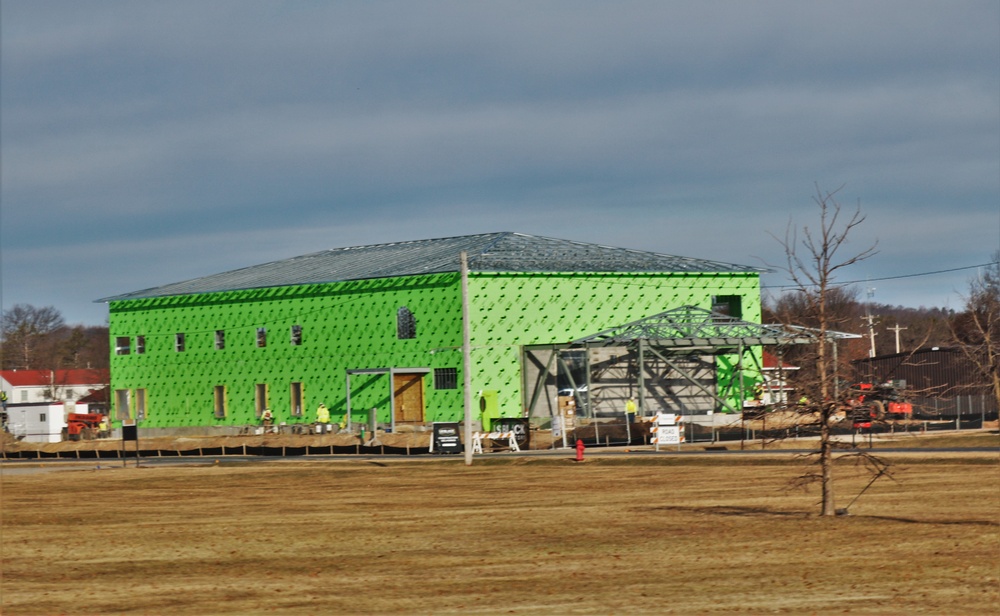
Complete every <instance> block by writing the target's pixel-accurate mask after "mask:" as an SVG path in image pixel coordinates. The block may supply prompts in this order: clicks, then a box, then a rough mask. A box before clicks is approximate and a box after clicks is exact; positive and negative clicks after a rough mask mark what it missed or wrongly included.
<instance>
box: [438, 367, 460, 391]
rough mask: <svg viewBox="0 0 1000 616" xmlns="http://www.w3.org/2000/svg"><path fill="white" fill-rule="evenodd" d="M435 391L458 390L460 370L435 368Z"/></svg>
mask: <svg viewBox="0 0 1000 616" xmlns="http://www.w3.org/2000/svg"><path fill="white" fill-rule="evenodd" d="M434 389H458V368H435V369H434Z"/></svg>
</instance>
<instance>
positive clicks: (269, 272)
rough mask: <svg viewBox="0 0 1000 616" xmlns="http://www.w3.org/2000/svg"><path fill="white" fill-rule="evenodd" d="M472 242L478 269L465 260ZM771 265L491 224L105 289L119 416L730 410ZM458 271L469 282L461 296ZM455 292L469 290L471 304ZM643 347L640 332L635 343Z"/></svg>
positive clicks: (151, 423)
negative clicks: (121, 290) (483, 229)
mask: <svg viewBox="0 0 1000 616" xmlns="http://www.w3.org/2000/svg"><path fill="white" fill-rule="evenodd" d="M462 253H465V254H466V255H467V269H465V270H464V271H463V268H462V266H461V258H460V256H461V255H462ZM759 274H760V270H759V269H757V268H754V267H748V266H742V265H734V264H730V263H720V262H716V261H708V260H702V259H692V258H684V257H677V256H670V255H665V254H658V253H652V252H645V251H639V250H630V249H625V248H614V247H609V246H600V245H595V244H587V243H581V242H575V241H568V240H561V239H553V238H547V237H538V236H531V235H524V234H519V233H508V232H505V233H490V234H482V235H469V236H462V237H452V238H443V239H432V240H420V241H411V242H398V243H392V244H381V245H373V246H358V247H350V248H339V249H333V250H326V251H322V252H317V253H312V254H307V255H304V256H300V257H295V258H291V259H287V260H282V261H275V262H271V263H265V264H262V265H256V266H251V267H247V268H243V269H239V270H235V271H229V272H224V273H220V274H215V275H210V276H205V277H202V278H197V279H194V280H189V281H185V282H179V283H174V284H167V285H163V286H158V287H152V288H149V289H145V290H141V291H136V292H133V293H126V294H123V295H118V296H115V297H108V298H105V299H103V300H99V301H102V302H106V303H107V304H108V305H109V312H110V315H109V328H110V336H111V342H112V356H111V383H112V390H113V397H112V404H113V406H114V409H113V417H114V418H115V419H116V420H117V421H123V420H124V421H137V422H139V425H140V426H141V427H143V428H162V429H174V430H176V429H178V428H196V429H200V430H204V429H208V428H219V429H226V430H225V431H230V430H232V429H233V428H236V427H240V426H246V425H252V424H256V423H259V421H260V418H261V416H262V414H263V413H264V412H265V409H270V411H271V413H272V414H273V415H274V417H275V421H276V422H277V423H285V424H289V425H295V424H307V423H311V422H313V421H314V420H315V415H314V409H316V407H317V406H318V405H319V404H320V403H323V404H325V405H326V407H328V409H329V411H330V414H331V417H332V419H333V421H334V422H344V423H368V424H371V423H377V424H379V425H380V426H381V427H386V428H390V429H392V428H396V427H397V426H403V425H411V426H425V425H429V424H431V423H432V422H450V421H460V420H461V419H462V418H463V412H464V390H463V387H464V382H465V376H466V375H465V374H464V373H463V365H464V364H465V359H466V358H465V357H464V356H463V355H464V354H463V349H464V348H465V346H464V345H463V334H464V331H463V308H464V309H465V310H466V311H467V317H468V338H469V346H468V349H469V352H468V363H469V365H470V367H471V369H470V374H469V375H468V376H469V382H470V383H471V392H472V394H473V399H474V400H475V405H474V408H475V413H474V420H475V421H484V422H485V423H487V424H488V423H489V421H490V420H491V419H493V418H496V417H529V416H530V417H531V418H532V422H533V423H537V424H538V425H546V424H547V422H549V421H550V420H551V418H553V417H555V416H557V415H558V411H559V409H558V404H559V401H560V399H562V400H563V401H564V402H568V401H570V400H571V401H572V404H573V405H574V406H575V407H576V412H577V413H578V414H579V415H581V416H589V417H599V416H601V415H602V414H607V413H615V412H618V411H619V410H620V409H622V408H624V404H625V400H626V399H627V398H629V397H632V398H636V399H637V406H638V408H637V409H636V412H637V413H638V414H641V415H651V414H654V413H656V412H659V411H670V412H681V413H689V412H702V411H706V410H713V411H717V412H738V411H739V410H740V409H741V407H742V400H743V398H744V397H745V395H746V391H748V389H749V387H751V386H752V384H753V382H754V380H755V379H757V378H759V358H760V345H766V344H779V343H782V342H785V341H786V340H784V339H782V334H781V333H780V332H776V331H773V330H770V329H768V328H764V327H762V326H760V325H759V321H760V285H759ZM463 279H464V281H465V287H466V289H467V292H466V293H465V294H463ZM463 297H464V298H465V299H464V301H463ZM642 341H645V342H642Z"/></svg>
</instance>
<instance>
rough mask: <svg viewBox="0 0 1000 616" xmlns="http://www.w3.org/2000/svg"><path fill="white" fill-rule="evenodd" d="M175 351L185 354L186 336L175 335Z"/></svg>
mask: <svg viewBox="0 0 1000 616" xmlns="http://www.w3.org/2000/svg"><path fill="white" fill-rule="evenodd" d="M174 349H175V350H176V351H177V352H178V353H183V352H184V334H182V333H177V334H174Z"/></svg>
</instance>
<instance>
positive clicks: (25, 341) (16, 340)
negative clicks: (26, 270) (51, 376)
mask: <svg viewBox="0 0 1000 616" xmlns="http://www.w3.org/2000/svg"><path fill="white" fill-rule="evenodd" d="M109 344H110V343H109V341H108V328H107V327H104V326H93V325H72V326H71V325H66V322H65V320H64V319H63V316H62V314H61V313H60V312H59V310H57V309H56V308H55V307H53V306H44V307H36V306H32V305H31V304H15V305H14V306H13V307H11V308H10V310H7V311H5V312H4V313H3V324H2V327H0V369H3V370H61V369H70V368H107V367H108V365H109V362H110V357H109V354H110V348H109Z"/></svg>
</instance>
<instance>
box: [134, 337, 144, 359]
mask: <svg viewBox="0 0 1000 616" xmlns="http://www.w3.org/2000/svg"><path fill="white" fill-rule="evenodd" d="M145 352H146V337H145V336H136V337H135V354H136V355H142V354H143V353H145Z"/></svg>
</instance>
